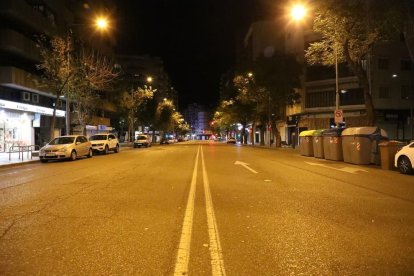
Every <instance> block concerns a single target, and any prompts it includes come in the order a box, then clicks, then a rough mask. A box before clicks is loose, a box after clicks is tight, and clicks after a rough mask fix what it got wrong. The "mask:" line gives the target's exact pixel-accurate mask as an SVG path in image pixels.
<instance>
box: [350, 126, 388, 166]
mask: <svg viewBox="0 0 414 276" xmlns="http://www.w3.org/2000/svg"><path fill="white" fill-rule="evenodd" d="M387 139H388V138H387V133H386V132H385V131H384V130H382V129H380V128H378V127H350V128H347V129H345V130H344V131H343V132H342V153H343V156H344V161H345V162H347V163H351V164H357V165H368V164H379V163H380V156H379V148H378V144H379V143H380V142H382V141H385V140H387Z"/></svg>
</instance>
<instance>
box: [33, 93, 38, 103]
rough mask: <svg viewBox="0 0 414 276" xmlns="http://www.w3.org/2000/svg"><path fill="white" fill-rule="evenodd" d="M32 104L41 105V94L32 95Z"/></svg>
mask: <svg viewBox="0 0 414 276" xmlns="http://www.w3.org/2000/svg"><path fill="white" fill-rule="evenodd" d="M32 102H33V103H39V94H32Z"/></svg>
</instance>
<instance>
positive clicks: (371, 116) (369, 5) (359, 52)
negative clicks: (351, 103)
mask: <svg viewBox="0 0 414 276" xmlns="http://www.w3.org/2000/svg"><path fill="white" fill-rule="evenodd" d="M393 2H394V1H387V0H376V1H371V0H347V1H342V0H324V1H318V3H317V5H316V6H317V8H316V12H315V18H314V31H315V32H317V33H319V34H320V35H321V39H320V40H319V41H317V42H314V43H311V44H310V46H309V48H308V49H307V50H306V54H305V57H306V59H307V61H308V62H309V63H310V64H322V65H326V66H334V65H335V64H337V63H338V62H346V63H347V64H348V66H349V68H350V69H351V70H352V72H353V73H354V74H355V76H357V78H358V80H359V83H360V85H361V86H362V88H363V91H364V92H363V93H364V101H365V107H366V112H367V122H366V124H367V125H370V126H372V125H374V124H375V112H374V104H373V101H372V95H371V93H370V84H369V76H368V72H367V70H366V66H365V64H366V61H367V60H369V58H370V54H371V52H372V50H373V47H374V46H375V45H377V44H378V43H379V42H382V41H386V40H387V39H392V37H393V36H395V35H399V33H398V32H395V24H394V22H395V21H394V19H395V9H394V8H392V6H393Z"/></svg>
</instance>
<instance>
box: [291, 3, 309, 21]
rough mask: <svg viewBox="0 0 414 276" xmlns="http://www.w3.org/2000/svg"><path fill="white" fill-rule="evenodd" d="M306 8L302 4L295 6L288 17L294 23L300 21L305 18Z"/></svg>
mask: <svg viewBox="0 0 414 276" xmlns="http://www.w3.org/2000/svg"><path fill="white" fill-rule="evenodd" d="M306 13H307V12H306V8H305V6H304V5H302V4H296V5H294V6H293V8H292V10H291V11H290V15H291V16H292V18H293V19H294V20H295V21H300V20H302V19H303V18H304V17H305V16H306Z"/></svg>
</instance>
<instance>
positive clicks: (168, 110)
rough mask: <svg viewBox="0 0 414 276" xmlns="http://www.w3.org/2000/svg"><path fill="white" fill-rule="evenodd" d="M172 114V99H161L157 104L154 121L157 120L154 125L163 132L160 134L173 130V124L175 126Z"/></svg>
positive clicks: (173, 108) (173, 112)
mask: <svg viewBox="0 0 414 276" xmlns="http://www.w3.org/2000/svg"><path fill="white" fill-rule="evenodd" d="M174 114H175V106H174V104H173V102H172V101H170V100H163V101H161V102H160V103H159V104H158V107H157V113H156V122H157V123H156V127H157V128H158V129H159V130H160V131H161V132H163V133H162V135H164V134H165V133H167V132H171V131H173V130H174V126H175V120H174ZM160 135H161V134H160ZM162 135H161V136H162Z"/></svg>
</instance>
